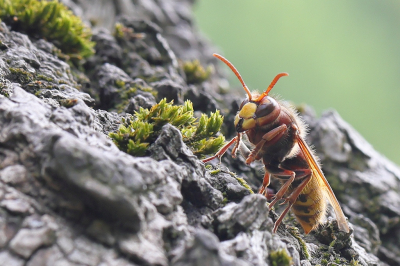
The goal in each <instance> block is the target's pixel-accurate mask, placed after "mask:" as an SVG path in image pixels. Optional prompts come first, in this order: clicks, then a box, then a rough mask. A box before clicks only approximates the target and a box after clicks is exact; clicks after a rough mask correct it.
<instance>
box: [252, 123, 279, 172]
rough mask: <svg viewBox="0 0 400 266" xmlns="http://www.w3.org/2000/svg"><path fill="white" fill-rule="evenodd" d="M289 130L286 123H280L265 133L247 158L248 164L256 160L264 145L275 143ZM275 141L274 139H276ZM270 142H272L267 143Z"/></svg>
mask: <svg viewBox="0 0 400 266" xmlns="http://www.w3.org/2000/svg"><path fill="white" fill-rule="evenodd" d="M286 130H287V126H286V125H285V124H283V125H280V126H279V127H277V128H274V129H272V130H271V131H268V132H267V133H265V134H264V136H263V137H262V139H261V140H260V142H259V143H257V145H256V146H255V147H254V149H253V150H252V151H251V153H250V155H249V157H247V159H246V164H250V163H252V162H254V160H255V159H256V157H257V155H258V153H259V152H260V150H261V149H262V147H263V146H264V145H265V144H267V145H272V144H274V143H275V142H276V141H278V140H279V139H280V138H281V137H282V135H283V134H285V132H286ZM274 139H275V141H272V140H274ZM267 142H270V143H267Z"/></svg>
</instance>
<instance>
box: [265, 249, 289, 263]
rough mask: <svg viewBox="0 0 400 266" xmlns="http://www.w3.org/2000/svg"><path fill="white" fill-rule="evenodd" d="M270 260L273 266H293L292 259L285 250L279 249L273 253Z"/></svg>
mask: <svg viewBox="0 0 400 266" xmlns="http://www.w3.org/2000/svg"><path fill="white" fill-rule="evenodd" d="M269 260H270V261H271V265H272V266H289V265H293V260H292V257H290V256H289V254H287V252H286V250H285V249H278V250H276V251H271V253H270V254H269Z"/></svg>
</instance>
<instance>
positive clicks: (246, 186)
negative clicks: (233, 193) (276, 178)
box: [236, 177, 254, 194]
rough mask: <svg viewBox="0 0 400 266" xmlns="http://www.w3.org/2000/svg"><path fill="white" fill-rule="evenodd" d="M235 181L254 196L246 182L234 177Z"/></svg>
mask: <svg viewBox="0 0 400 266" xmlns="http://www.w3.org/2000/svg"><path fill="white" fill-rule="evenodd" d="M236 180H237V181H239V183H240V184H241V185H242V186H244V187H245V188H246V189H247V190H248V191H250V193H251V194H254V191H253V190H252V189H251V187H250V186H249V185H248V184H247V182H246V180H244V179H243V178H240V177H236Z"/></svg>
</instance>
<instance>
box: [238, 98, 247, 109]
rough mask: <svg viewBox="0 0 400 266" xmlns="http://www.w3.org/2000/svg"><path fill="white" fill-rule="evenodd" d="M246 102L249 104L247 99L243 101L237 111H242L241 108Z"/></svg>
mask: <svg viewBox="0 0 400 266" xmlns="http://www.w3.org/2000/svg"><path fill="white" fill-rule="evenodd" d="M248 102H249V98H246V99H244V100H243V102H242V104H241V105H240V107H239V110H242V108H243V106H244V105H245V104H246V103H248Z"/></svg>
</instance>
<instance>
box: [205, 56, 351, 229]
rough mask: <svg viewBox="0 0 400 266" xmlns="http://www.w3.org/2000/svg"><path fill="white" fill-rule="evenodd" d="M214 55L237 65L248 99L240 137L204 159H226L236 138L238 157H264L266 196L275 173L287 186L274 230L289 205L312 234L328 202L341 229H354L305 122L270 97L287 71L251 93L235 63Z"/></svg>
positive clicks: (249, 159)
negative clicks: (243, 140)
mask: <svg viewBox="0 0 400 266" xmlns="http://www.w3.org/2000/svg"><path fill="white" fill-rule="evenodd" d="M214 56H216V57H217V58H219V59H220V60H222V61H223V62H225V63H226V64H227V65H228V66H229V67H230V68H231V69H232V71H233V72H234V73H235V74H236V76H237V77H238V78H239V80H240V82H241V83H242V85H243V88H244V90H245V91H246V92H247V95H248V97H247V98H246V99H245V100H244V101H243V102H242V104H241V105H240V109H239V111H238V113H237V115H236V117H235V121H234V124H235V127H236V131H237V136H236V137H235V138H234V139H233V140H232V141H230V142H229V143H228V144H227V145H225V146H224V147H223V148H222V149H221V150H220V151H219V152H218V153H217V154H216V155H215V156H213V157H211V158H208V159H206V160H204V162H207V161H209V160H212V159H213V158H215V157H221V156H222V155H223V154H224V153H225V152H226V150H227V149H228V147H229V146H230V145H232V144H233V143H235V142H236V145H235V147H234V149H233V152H232V154H233V156H235V154H236V151H237V150H238V149H240V150H241V151H242V154H245V157H246V158H247V159H246V163H247V164H250V163H251V162H253V161H255V160H262V161H263V163H264V166H265V170H266V173H265V175H264V180H263V184H262V186H261V188H260V191H259V193H262V194H266V191H267V190H266V188H267V187H268V185H269V183H270V177H271V176H272V177H274V178H278V179H280V180H281V183H282V186H281V188H280V190H279V191H278V192H277V193H276V195H275V199H274V200H273V201H272V202H271V203H270V208H271V207H272V206H274V205H275V203H276V202H277V201H279V200H281V199H282V198H284V199H285V201H284V203H288V204H287V206H286V208H285V209H284V211H283V212H282V214H281V215H280V217H279V218H278V220H277V221H276V222H275V227H274V232H275V231H276V230H277V229H278V226H279V224H280V223H281V222H282V220H283V218H284V216H285V215H286V213H287V212H288V211H289V209H292V211H293V213H294V214H295V216H296V218H297V220H298V222H299V223H300V224H301V226H302V227H303V229H304V232H305V233H306V234H308V233H309V232H310V231H311V230H313V229H314V228H315V227H316V226H317V225H318V224H320V223H321V221H322V220H323V219H324V217H325V212H326V206H327V205H326V201H329V202H330V203H331V204H332V206H333V209H334V210H335V213H336V217H337V220H338V226H339V229H340V230H343V231H346V232H349V228H348V225H347V222H346V219H345V217H344V214H343V212H342V210H341V208H340V205H339V204H338V202H337V200H336V197H335V195H334V194H333V191H332V189H331V188H330V186H329V184H328V182H327V181H326V179H325V177H324V175H323V173H322V171H321V168H320V166H319V165H318V163H317V160H316V157H315V155H314V154H313V152H312V151H311V149H310V148H309V147H308V145H307V143H306V142H305V141H304V137H305V134H306V130H305V126H304V123H303V122H302V120H301V119H300V118H299V117H298V115H297V113H296V112H295V111H294V109H293V108H292V107H291V106H290V105H288V104H286V103H284V102H279V101H277V100H276V99H274V98H272V97H270V96H268V93H269V91H270V90H271V89H272V88H273V86H274V85H275V83H276V82H277V81H278V79H279V78H280V77H282V76H287V74H286V73H281V74H278V75H277V76H276V77H275V79H274V80H273V81H272V82H271V84H270V86H269V87H268V89H267V90H266V91H265V92H264V93H262V94H261V95H260V94H258V93H250V91H249V90H248V88H247V86H246V85H245V83H244V81H243V79H242V78H241V76H240V74H239V72H238V71H237V70H236V69H235V67H234V66H233V65H232V64H231V63H230V62H229V61H228V60H226V59H225V58H223V57H222V56H220V55H216V54H214ZM243 134H246V136H247V138H248V140H249V141H250V142H251V143H252V144H254V148H253V149H252V150H251V152H250V151H248V149H247V148H245V147H244V145H243V144H242V143H241V138H242V135H243ZM243 149H244V151H243ZM246 149H247V150H246Z"/></svg>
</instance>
